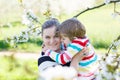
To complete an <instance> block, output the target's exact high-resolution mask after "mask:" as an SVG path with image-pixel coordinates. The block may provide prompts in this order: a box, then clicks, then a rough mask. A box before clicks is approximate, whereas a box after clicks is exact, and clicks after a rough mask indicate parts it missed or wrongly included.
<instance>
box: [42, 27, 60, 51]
mask: <svg viewBox="0 0 120 80" xmlns="http://www.w3.org/2000/svg"><path fill="white" fill-rule="evenodd" d="M42 38H43V43H44V45H45V47H47V49H51V50H54V51H57V50H60V44H61V39H60V35H57V34H56V27H55V26H53V27H50V28H47V29H44V30H43V35H42Z"/></svg>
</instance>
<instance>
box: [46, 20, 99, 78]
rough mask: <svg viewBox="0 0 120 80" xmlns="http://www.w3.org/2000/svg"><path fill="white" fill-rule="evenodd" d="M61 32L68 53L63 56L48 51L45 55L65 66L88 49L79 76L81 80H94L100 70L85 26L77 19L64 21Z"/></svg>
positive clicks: (63, 53)
mask: <svg viewBox="0 0 120 80" xmlns="http://www.w3.org/2000/svg"><path fill="white" fill-rule="evenodd" d="M59 31H60V34H61V37H62V42H63V43H64V44H65V45H66V46H67V49H66V51H63V52H62V53H61V54H60V53H56V52H54V51H52V50H46V51H45V55H47V56H50V57H51V58H52V59H53V60H55V61H56V62H58V63H61V64H65V63H66V62H69V61H71V59H72V58H73V57H74V56H75V55H76V54H77V53H78V52H80V51H81V50H82V49H83V48H84V47H88V48H89V51H88V53H84V54H81V56H80V57H79V58H81V60H80V62H79V63H78V65H79V66H78V69H77V70H78V76H79V77H80V79H81V80H83V79H84V80H92V79H94V77H95V76H94V75H95V71H96V70H97V68H98V66H97V65H98V62H97V55H96V54H95V51H94V48H93V47H92V45H91V44H90V42H89V39H88V38H87V37H86V36H85V34H86V30H85V27H84V25H83V24H82V23H81V22H80V21H78V20H77V19H75V18H72V19H68V20H66V21H64V22H63V23H62V24H61V25H60V27H59Z"/></svg>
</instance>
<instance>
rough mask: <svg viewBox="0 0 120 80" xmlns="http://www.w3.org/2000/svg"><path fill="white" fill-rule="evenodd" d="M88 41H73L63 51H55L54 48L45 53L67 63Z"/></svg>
mask: <svg viewBox="0 0 120 80" xmlns="http://www.w3.org/2000/svg"><path fill="white" fill-rule="evenodd" d="M87 42H88V41H85V42H81V41H79V40H74V41H72V43H71V44H69V46H68V47H67V50H65V51H62V52H61V53H57V52H54V51H52V50H47V51H46V52H45V54H47V55H48V56H50V57H51V58H52V59H53V60H55V61H56V62H57V63H60V64H66V63H67V62H69V61H70V60H71V59H72V57H73V56H74V55H75V54H77V53H78V52H80V51H81V50H82V49H83V47H84V46H85V45H86V44H87Z"/></svg>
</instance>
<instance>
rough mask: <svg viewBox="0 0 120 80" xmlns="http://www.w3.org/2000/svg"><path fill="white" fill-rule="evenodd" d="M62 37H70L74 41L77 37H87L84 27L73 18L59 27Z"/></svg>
mask: <svg viewBox="0 0 120 80" xmlns="http://www.w3.org/2000/svg"><path fill="white" fill-rule="evenodd" d="M59 31H60V34H61V35H62V37H68V38H69V39H70V41H72V40H73V39H74V38H75V37H77V38H82V37H85V34H86V29H85V27H84V25H83V24H82V23H81V22H80V21H79V20H77V19H76V18H71V19H68V20H65V21H64V22H62V24H61V25H60V27H59Z"/></svg>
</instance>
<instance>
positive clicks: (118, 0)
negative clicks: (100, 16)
mask: <svg viewBox="0 0 120 80" xmlns="http://www.w3.org/2000/svg"><path fill="white" fill-rule="evenodd" d="M116 2H120V0H117V1H111V2H110V3H109V4H111V3H116ZM105 5H106V4H105V3H103V4H100V5H98V6H95V7H92V8H87V9H85V10H83V11H82V12H79V13H78V14H77V15H75V16H73V17H75V18H77V17H78V16H80V15H81V14H83V13H85V12H87V11H90V10H93V9H97V8H100V7H102V6H105Z"/></svg>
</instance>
